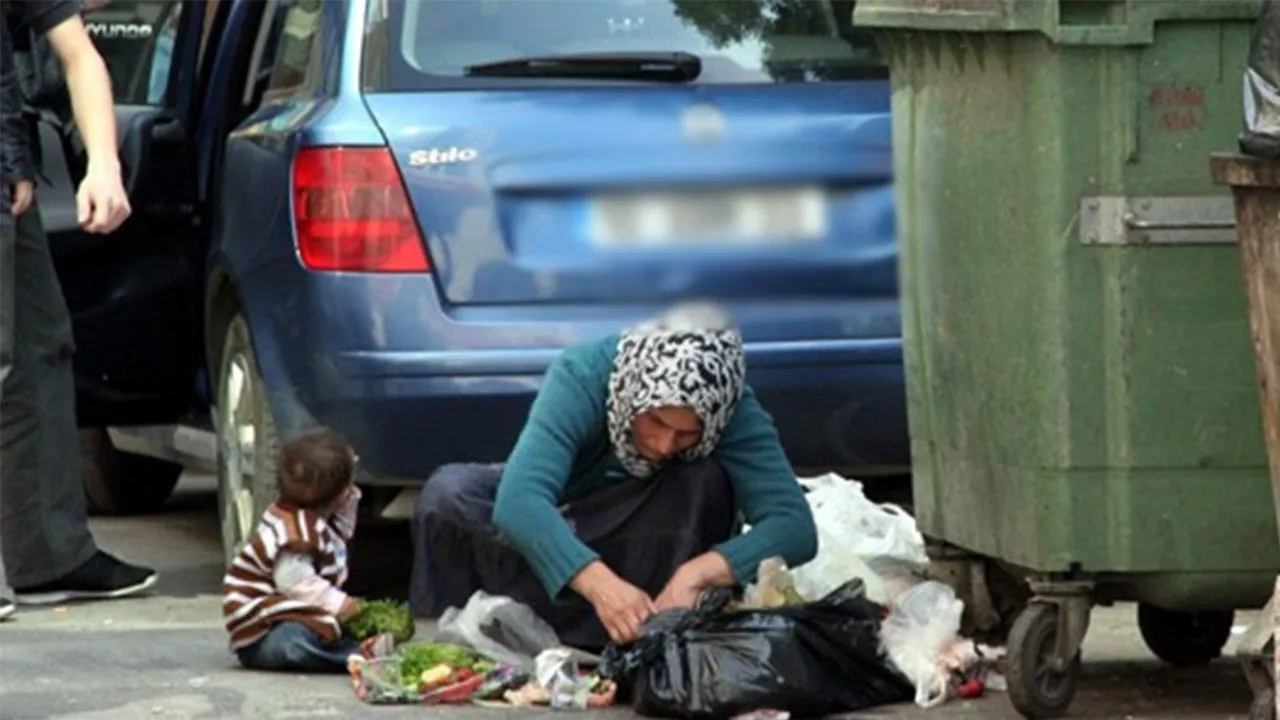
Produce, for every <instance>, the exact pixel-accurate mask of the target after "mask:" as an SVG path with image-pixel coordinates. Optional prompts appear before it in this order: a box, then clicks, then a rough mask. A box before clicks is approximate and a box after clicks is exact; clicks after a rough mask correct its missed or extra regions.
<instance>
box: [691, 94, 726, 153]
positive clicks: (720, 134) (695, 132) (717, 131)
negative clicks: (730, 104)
mask: <svg viewBox="0 0 1280 720" xmlns="http://www.w3.org/2000/svg"><path fill="white" fill-rule="evenodd" d="M680 127H681V130H682V131H683V132H684V139H685V140H688V141H689V142H691V143H698V144H708V143H717V142H720V141H721V140H724V113H722V112H720V111H719V110H717V109H716V108H715V107H713V106H711V105H707V104H706V103H700V104H698V105H694V106H692V107H690V108H689V109H687V110H685V111H684V115H683V116H681V118H680Z"/></svg>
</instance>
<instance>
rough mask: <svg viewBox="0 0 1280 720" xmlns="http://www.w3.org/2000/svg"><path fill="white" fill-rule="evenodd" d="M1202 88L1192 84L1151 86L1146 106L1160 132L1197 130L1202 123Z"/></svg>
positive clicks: (1203, 95)
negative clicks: (1153, 116) (1153, 115)
mask: <svg viewBox="0 0 1280 720" xmlns="http://www.w3.org/2000/svg"><path fill="white" fill-rule="evenodd" d="M1204 99H1205V92H1204V88H1203V87H1201V86H1199V85H1196V84H1194V83H1170V84H1163V85H1153V86H1151V87H1150V89H1149V90H1148V91H1147V105H1148V106H1149V107H1150V108H1151V110H1152V112H1153V113H1154V114H1155V121H1156V129H1157V130H1159V131H1160V132H1180V131H1186V130H1198V129H1199V128H1200V126H1201V124H1203V121H1204Z"/></svg>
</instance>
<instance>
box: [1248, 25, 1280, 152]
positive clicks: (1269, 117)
mask: <svg viewBox="0 0 1280 720" xmlns="http://www.w3.org/2000/svg"><path fill="white" fill-rule="evenodd" d="M1240 148H1241V149H1242V150H1243V151H1244V152H1245V153H1247V154H1249V155H1253V156H1255V157H1264V158H1280V0H1264V2H1263V6H1262V16H1261V17H1260V18H1258V25H1257V27H1256V29H1255V30H1254V33H1253V42H1252V43H1251V44H1250V46H1249V64H1248V66H1247V67H1246V68H1245V71H1244V133H1242V134H1241V136H1240Z"/></svg>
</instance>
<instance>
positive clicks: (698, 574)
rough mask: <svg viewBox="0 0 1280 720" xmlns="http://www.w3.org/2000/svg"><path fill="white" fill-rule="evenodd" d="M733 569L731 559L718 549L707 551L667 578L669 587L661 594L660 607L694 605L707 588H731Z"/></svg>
mask: <svg viewBox="0 0 1280 720" xmlns="http://www.w3.org/2000/svg"><path fill="white" fill-rule="evenodd" d="M733 583H734V579H733V570H732V569H731V568H730V567H729V561H728V560H725V559H724V556H723V555H721V554H720V553H718V552H715V551H711V552H707V553H703V554H702V555H699V556H698V557H696V558H694V559H692V560H690V561H689V562H687V563H685V564H684V565H681V566H680V569H679V570H677V571H676V574H675V575H672V576H671V579H670V580H668V581H667V586H666V587H665V588H663V589H662V593H661V594H659V595H658V600H657V606H658V609H659V610H670V609H672V608H685V609H688V608H692V607H693V606H694V605H695V604H697V602H698V596H699V595H701V594H702V591H703V590H706V589H707V588H711V587H729V586H731V585H733Z"/></svg>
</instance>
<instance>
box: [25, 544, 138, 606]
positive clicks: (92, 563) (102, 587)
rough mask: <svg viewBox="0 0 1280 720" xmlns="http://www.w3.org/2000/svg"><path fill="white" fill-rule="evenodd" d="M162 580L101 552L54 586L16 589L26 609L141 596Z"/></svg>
mask: <svg viewBox="0 0 1280 720" xmlns="http://www.w3.org/2000/svg"><path fill="white" fill-rule="evenodd" d="M159 577H160V576H159V575H157V574H156V571H155V570H152V569H151V568H144V567H138V566H137V565H130V564H129V563H126V562H121V561H120V560H117V559H116V558H113V557H111V556H110V555H108V554H106V553H104V552H102V551H101V550H99V551H98V552H97V554H96V555H94V556H93V557H91V558H89V560H88V562H86V563H85V564H83V565H81V566H80V567H78V568H76V569H75V570H72V571H71V572H70V573H68V574H67V575H64V576H63V577H61V578H59V579H57V580H54V581H53V582H49V583H45V584H44V585H37V586H35V587H29V588H21V589H19V588H14V589H13V593H14V596H15V597H16V599H17V601H18V603H19V604H22V605H51V604H54V603H61V602H66V601H68V600H110V599H113V598H122V597H129V596H130V595H137V594H138V593H141V592H143V591H145V590H147V589H148V588H150V587H151V586H152V585H155V584H156V580H157V579H158V578H159Z"/></svg>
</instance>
